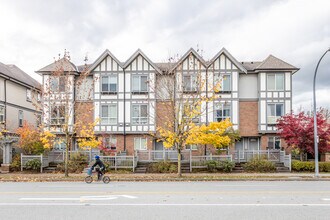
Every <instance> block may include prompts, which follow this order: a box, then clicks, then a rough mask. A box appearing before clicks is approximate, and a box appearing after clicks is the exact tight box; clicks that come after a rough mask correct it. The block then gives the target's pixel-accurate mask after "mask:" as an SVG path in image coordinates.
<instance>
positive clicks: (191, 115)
mask: <svg viewBox="0 0 330 220" xmlns="http://www.w3.org/2000/svg"><path fill="white" fill-rule="evenodd" d="M200 116H201V106H200V105H197V104H196V103H195V105H194V104H193V103H185V104H184V110H183V118H184V119H185V120H186V121H187V122H190V121H191V122H193V123H196V124H198V123H199V119H200Z"/></svg>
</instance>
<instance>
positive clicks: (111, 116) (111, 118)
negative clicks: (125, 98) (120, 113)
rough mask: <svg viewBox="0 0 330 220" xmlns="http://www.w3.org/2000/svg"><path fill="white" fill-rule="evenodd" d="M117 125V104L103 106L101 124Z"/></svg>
mask: <svg viewBox="0 0 330 220" xmlns="http://www.w3.org/2000/svg"><path fill="white" fill-rule="evenodd" d="M116 123H117V104H108V105H102V106H101V124H105V125H107V124H116Z"/></svg>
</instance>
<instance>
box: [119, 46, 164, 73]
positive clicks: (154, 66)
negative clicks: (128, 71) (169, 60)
mask: <svg viewBox="0 0 330 220" xmlns="http://www.w3.org/2000/svg"><path fill="white" fill-rule="evenodd" d="M139 55H141V56H142V57H143V58H144V59H146V60H147V61H148V63H149V64H150V65H151V66H152V67H153V68H154V69H155V70H156V71H157V72H158V73H162V71H161V70H160V69H159V68H158V66H156V64H154V62H152V61H151V60H150V59H149V58H148V57H147V56H146V55H145V54H144V53H143V52H142V50H140V49H137V51H135V53H133V55H132V56H131V57H130V58H128V60H127V61H126V62H125V64H124V65H123V68H126V67H127V66H129V65H130V64H131V63H132V62H133V60H134V59H135V58H136V57H137V56H139Z"/></svg>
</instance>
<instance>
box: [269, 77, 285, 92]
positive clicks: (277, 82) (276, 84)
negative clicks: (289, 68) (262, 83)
mask: <svg viewBox="0 0 330 220" xmlns="http://www.w3.org/2000/svg"><path fill="white" fill-rule="evenodd" d="M267 90H269V91H282V90H284V74H281V73H277V74H268V75H267Z"/></svg>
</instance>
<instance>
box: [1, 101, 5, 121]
mask: <svg viewBox="0 0 330 220" xmlns="http://www.w3.org/2000/svg"><path fill="white" fill-rule="evenodd" d="M0 109H2V112H3V113H0V116H2V120H1V119H0V124H1V123H2V122H4V121H5V106H4V105H0ZM0 112H1V111H0Z"/></svg>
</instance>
